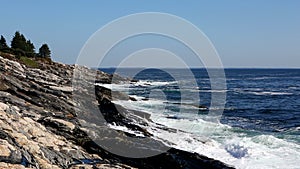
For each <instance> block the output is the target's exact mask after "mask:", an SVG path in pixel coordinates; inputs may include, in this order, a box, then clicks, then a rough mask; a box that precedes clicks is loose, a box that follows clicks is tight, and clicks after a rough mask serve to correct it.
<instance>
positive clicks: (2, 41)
mask: <svg viewBox="0 0 300 169" xmlns="http://www.w3.org/2000/svg"><path fill="white" fill-rule="evenodd" d="M1 49H8V46H7V44H6V40H5V38H4V37H3V36H2V35H1V38H0V50H1Z"/></svg>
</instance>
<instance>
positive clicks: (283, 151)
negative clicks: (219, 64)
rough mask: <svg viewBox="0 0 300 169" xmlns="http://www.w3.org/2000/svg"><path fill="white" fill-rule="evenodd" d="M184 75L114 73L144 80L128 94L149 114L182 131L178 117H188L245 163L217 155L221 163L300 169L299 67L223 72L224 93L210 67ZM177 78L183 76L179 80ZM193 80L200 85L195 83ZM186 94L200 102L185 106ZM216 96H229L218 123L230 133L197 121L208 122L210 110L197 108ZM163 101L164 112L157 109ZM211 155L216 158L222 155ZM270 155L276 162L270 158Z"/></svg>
mask: <svg viewBox="0 0 300 169" xmlns="http://www.w3.org/2000/svg"><path fill="white" fill-rule="evenodd" d="M101 70H102V71H104V72H107V73H114V72H115V71H116V69H114V68H109V69H101ZM186 71H187V70H184V69H168V70H167V71H166V70H159V69H144V70H142V71H140V69H131V68H127V69H125V68H123V69H117V71H116V72H117V73H118V74H120V75H122V76H125V77H131V78H134V79H137V80H140V81H141V82H142V83H138V84H136V85H132V86H129V90H127V92H128V94H129V95H132V96H136V97H137V98H144V100H145V101H144V102H141V103H142V104H140V105H139V106H141V107H145V108H146V110H149V111H150V112H156V113H158V114H166V115H167V116H164V117H169V116H171V117H176V118H174V119H171V120H174V121H170V120H168V121H164V120H161V119H160V120H158V121H159V122H165V123H164V124H170V125H169V126H170V127H174V126H175V128H176V127H179V129H181V128H180V127H182V126H183V127H182V128H183V129H184V126H186V125H185V124H184V123H183V122H184V121H183V120H181V121H180V119H188V120H189V121H188V123H191V124H193V125H194V126H196V127H194V128H193V130H188V131H191V132H194V133H197V131H196V130H194V129H201V126H202V127H203V126H205V127H204V128H205V130H206V129H208V130H212V129H213V130H214V132H213V133H212V134H211V136H210V138H211V139H214V140H215V141H216V142H217V143H218V144H220V145H218V146H217V147H219V148H220V147H222V150H226V152H227V153H228V156H230V155H231V157H234V158H236V159H241V158H244V160H245V161H238V160H237V161H234V160H232V159H230V158H231V157H230V158H229V157H228V158H225V157H222V158H221V157H219V156H217V158H220V160H222V161H224V162H227V163H230V164H233V165H234V166H236V167H237V168H245V167H246V166H248V165H251V166H252V167H251V168H276V167H279V168H281V167H284V168H297V166H298V165H297V163H298V162H297V161H299V160H300V145H299V144H300V69H225V75H226V89H222V90H212V89H211V82H210V77H209V76H208V73H207V70H206V69H191V72H192V75H191V74H190V75H188V74H187V73H186ZM136 72H138V73H137V74H135V73H136ZM174 75H175V76H176V77H181V78H180V79H178V78H177V79H175V78H174ZM193 80H195V81H196V83H197V86H193V85H191V84H192V81H193ZM179 84H180V85H179ZM127 87H128V86H127ZM153 91H160V92H153ZM182 91H189V92H190V93H193V94H198V95H199V98H200V100H194V98H193V97H191V98H190V99H187V100H184V101H183V103H185V102H186V104H182V102H181V101H182V98H183V97H185V98H187V97H186V96H182V94H183V93H185V92H182ZM213 92H225V93H226V104H225V108H224V111H223V113H222V116H221V118H220V123H221V124H224V125H225V126H230V129H228V128H227V127H221V128H222V129H220V127H219V126H213V125H211V124H210V125H208V126H207V123H203V121H200V122H199V124H198V121H196V122H195V121H193V119H195V120H199V119H201V120H204V121H205V120H206V119H207V118H206V117H207V115H208V114H207V112H208V111H207V110H203V109H197V111H196V112H195V105H203V106H206V107H208V108H209V109H213V107H211V105H210V104H211V95H212V93H213ZM161 95H163V96H164V97H160V96H161ZM147 98H149V101H151V99H153V98H154V100H155V102H153V103H152V104H150V106H149V104H148V103H147ZM149 101H148V102H149ZM160 102H161V103H164V106H165V107H163V108H164V109H162V108H161V106H153V105H155V104H159V103H160ZM154 103H155V104H154ZM132 104H134V103H132ZM147 106H148V107H147ZM180 107H181V108H182V107H183V110H184V111H183V112H182V111H179V109H180ZM180 110H182V109H180ZM154 114H155V113H154ZM173 115H174V116H173ZM191 118H192V119H191ZM176 120H177V121H176ZM185 123H186V122H185ZM197 127H198V128H197ZM176 137H177V136H176ZM178 137H179V136H178ZM199 137H200V136H199ZM181 143H182V144H183V142H181ZM187 144H189V143H187ZM186 147H188V146H186ZM196 147H197V146H196ZM187 149H188V148H187ZM212 149H213V148H212ZM275 149H276V151H274V150H275ZM202 151H203V150H201V152H202ZM220 151H221V150H218V152H220ZM207 154H208V155H211V156H212V157H213V158H215V156H216V154H218V153H212V154H211V153H210V152H208V153H207ZM268 155H269V156H270V158H271V157H272V159H273V160H268V159H269V158H268ZM258 159H260V160H261V161H258Z"/></svg>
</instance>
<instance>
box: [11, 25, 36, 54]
mask: <svg viewBox="0 0 300 169" xmlns="http://www.w3.org/2000/svg"><path fill="white" fill-rule="evenodd" d="M11 48H12V49H13V50H14V51H15V54H16V55H27V56H30V57H33V56H34V49H35V47H34V45H33V43H32V42H31V41H30V40H26V38H25V36H24V35H23V34H21V33H20V32H19V31H17V32H16V33H15V36H14V37H13V39H12V41H11Z"/></svg>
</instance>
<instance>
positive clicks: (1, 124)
mask: <svg viewBox="0 0 300 169" xmlns="http://www.w3.org/2000/svg"><path fill="white" fill-rule="evenodd" d="M75 68H76V69H77V70H78V69H80V70H81V71H80V73H83V74H80V76H84V77H85V79H88V80H87V81H83V82H80V83H82V86H83V87H82V88H74V87H72V82H74V79H73V75H74V74H73V70H74V69H75ZM95 75H96V77H95ZM80 76H76V77H80ZM114 78H115V79H114V82H115V83H118V82H122V81H127V80H128V79H124V78H122V77H118V76H115V77H114ZM111 80H112V75H109V74H106V73H103V72H100V71H95V70H90V69H88V68H85V67H80V66H77V67H76V66H74V65H72V66H71V65H65V64H60V63H55V62H50V63H44V62H41V61H40V62H39V66H38V67H35V68H30V67H27V66H25V65H23V64H21V63H19V62H18V60H17V59H14V57H13V56H11V58H4V57H1V56H0V168H1V169H6V168H7V169H8V168H20V169H21V168H33V169H40V168H41V169H49V168H51V169H55V168H71V169H79V168H80V169H81V168H84V169H89V168H93V169H94V168H117V169H121V168H149V169H154V168H166V169H167V168H172V169H176V168H178V169H179V168H191V169H192V168H231V167H230V166H227V165H226V164H223V163H222V162H219V161H217V160H214V159H210V158H207V157H205V156H202V155H199V154H196V153H190V152H185V151H182V150H178V149H176V148H172V147H167V148H168V151H166V152H162V153H161V154H159V155H157V156H153V157H148V158H129V157H124V156H120V155H116V153H115V154H114V153H111V152H110V151H108V149H106V148H103V147H101V146H99V144H97V143H99V142H100V143H101V142H110V143H111V145H113V146H118V145H120V144H122V145H126V147H128V149H122V148H120V152H118V153H117V154H122V153H126V151H133V150H134V151H136V153H137V154H138V153H139V149H136V147H144V148H146V149H152V150H153V151H159V150H161V148H162V147H164V148H166V145H164V144H163V143H162V142H161V141H158V140H155V139H153V138H152V133H151V132H149V131H147V130H146V127H144V126H147V125H148V124H147V123H148V121H149V120H150V119H149V115H148V114H147V113H144V112H138V111H134V110H128V109H126V108H124V107H122V106H120V105H116V104H114V103H113V102H112V99H113V98H112V95H113V96H114V97H117V98H116V99H121V100H124V99H125V100H126V99H131V98H130V97H128V96H127V95H125V94H123V93H119V92H115V91H111V90H109V89H107V88H105V87H101V86H93V85H94V83H95V82H97V83H111ZM91 82H93V84H92V85H91ZM85 85H86V86H85ZM91 86H92V88H91V90H85V89H86V88H89V87H91ZM74 98H75V99H74ZM95 112H101V114H102V115H103V118H104V119H101V118H99V117H97V116H96V115H95ZM91 120H93V121H94V122H95V124H94V125H93V126H94V127H95V126H97V130H96V131H97V133H96V136H95V138H91V137H90V134H89V132H91V131H92V130H91V126H92V125H91V124H90V121H91ZM85 122H86V123H85ZM111 126H119V127H120V126H121V127H126V128H128V129H130V130H131V131H135V132H136V133H140V135H141V136H142V137H144V138H146V139H145V141H143V142H141V143H139V145H137V143H135V142H131V141H130V140H124V139H122V138H124V136H127V137H137V136H136V135H134V134H132V133H130V132H126V131H121V130H115V129H114V128H112V127H111ZM162 127H163V126H162ZM166 130H171V129H166ZM103 135H105V136H108V135H109V136H113V137H104V136H103ZM140 153H142V152H140ZM141 155H142V154H141Z"/></svg>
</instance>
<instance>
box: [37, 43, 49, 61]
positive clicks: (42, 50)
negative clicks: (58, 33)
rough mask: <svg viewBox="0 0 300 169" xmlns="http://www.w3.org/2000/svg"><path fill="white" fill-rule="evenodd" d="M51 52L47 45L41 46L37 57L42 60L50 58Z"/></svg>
mask: <svg viewBox="0 0 300 169" xmlns="http://www.w3.org/2000/svg"><path fill="white" fill-rule="evenodd" d="M50 54H51V51H50V49H49V47H48V45H47V44H43V45H42V46H41V47H40V49H39V56H40V57H44V58H50Z"/></svg>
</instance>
